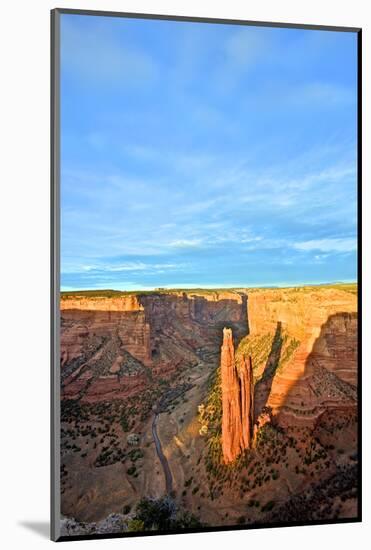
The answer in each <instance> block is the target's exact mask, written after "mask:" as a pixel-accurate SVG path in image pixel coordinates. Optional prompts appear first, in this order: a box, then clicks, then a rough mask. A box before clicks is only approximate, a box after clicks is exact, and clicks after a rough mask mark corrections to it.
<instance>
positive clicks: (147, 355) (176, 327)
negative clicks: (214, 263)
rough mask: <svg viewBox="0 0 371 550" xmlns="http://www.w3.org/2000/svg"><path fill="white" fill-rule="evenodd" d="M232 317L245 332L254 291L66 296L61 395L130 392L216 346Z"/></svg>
mask: <svg viewBox="0 0 371 550" xmlns="http://www.w3.org/2000/svg"><path fill="white" fill-rule="evenodd" d="M225 323H229V324H230V326H233V329H234V331H235V333H236V334H240V335H242V334H246V327H247V298H246V296H245V295H243V294H242V293H237V292H232V291H222V292H219V291H218V292H217V291H208V292H202V291H200V292H193V291H192V292H191V291H190V292H181V291H169V292H168V293H164V292H158V293H157V292H154V293H148V294H140V293H138V294H132V295H130V294H128V295H122V296H118V297H104V296H102V297H100V296H96V297H90V296H84V295H81V296H77V295H71V296H68V295H67V296H65V297H64V298H63V299H62V300H61V378H62V392H61V393H62V398H67V399H81V400H82V401H83V402H90V403H93V402H98V401H104V400H107V399H115V398H116V399H123V398H126V397H128V396H131V395H134V394H136V393H141V392H143V391H144V390H145V389H146V388H148V387H151V384H152V382H151V380H153V377H160V378H165V379H166V378H167V379H169V378H171V377H172V376H174V375H175V374H176V373H177V372H179V371H182V370H183V369H184V368H185V367H188V366H192V365H196V364H197V363H198V362H199V354H200V353H201V354H202V353H207V352H208V351H212V352H214V353H216V352H217V349H218V346H219V339H220V331H221V328H222V327H223V326H224V324H225Z"/></svg>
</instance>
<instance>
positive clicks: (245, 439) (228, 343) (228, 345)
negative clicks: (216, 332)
mask: <svg viewBox="0 0 371 550" xmlns="http://www.w3.org/2000/svg"><path fill="white" fill-rule="evenodd" d="M221 384H222V407H223V416H222V450H223V459H224V462H225V463H230V462H233V461H234V460H235V458H237V456H238V455H239V454H240V453H241V451H243V450H244V449H247V448H249V447H250V445H251V440H252V433H253V391H254V383H253V373H252V365H251V358H250V357H243V358H242V360H241V361H240V362H239V365H238V366H237V365H236V359H235V354H234V344H233V335H232V330H231V329H229V328H224V329H223V345H222V349H221Z"/></svg>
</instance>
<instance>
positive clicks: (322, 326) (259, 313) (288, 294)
mask: <svg viewBox="0 0 371 550" xmlns="http://www.w3.org/2000/svg"><path fill="white" fill-rule="evenodd" d="M356 312H357V296H356V294H354V293H351V292H347V291H343V290H338V289H336V288H326V287H321V288H318V289H317V288H316V287H312V288H298V289H267V290H264V291H252V292H249V324H250V334H251V336H252V337H254V336H255V335H260V336H261V335H264V334H267V333H269V334H273V333H275V338H274V342H275V344H274V345H272V351H271V355H270V359H271V360H272V361H270V360H268V361H267V364H266V365H263V367H262V369H263V371H262V370H260V371H259V372H256V373H254V374H255V376H256V377H258V378H260V380H259V382H258V384H257V385H256V391H255V399H256V412H257V414H259V411H261V410H262V409H263V407H264V406H269V407H271V408H272V410H273V412H274V413H275V414H276V415H277V418H278V419H279V422H280V423H281V424H282V425H289V424H290V423H291V424H292V423H293V422H294V423H301V424H303V425H314V424H315V422H316V420H317V419H318V418H319V416H320V415H321V414H322V412H323V410H324V408H326V407H331V406H336V405H338V404H339V402H342V403H344V404H348V405H352V406H355V401H354V400H353V397H352V398H350V399H349V398H348V397H347V396H349V395H354V393H355V389H356V385H357V313H356ZM285 335H289V336H290V338H295V340H296V342H297V344H298V346H297V348H296V349H295V351H294V353H293V354H292V356H291V358H290V360H289V361H287V363H286V364H285V365H284V368H278V367H279V361H280V354H281V355H282V353H283V352H282V349H281V348H282V341H283V338H284V337H285ZM277 353H278V357H274V355H275V354H277ZM272 364H273V365H274V367H273V369H272ZM330 378H331V381H330ZM330 387H333V388H335V389H333V390H331V391H332V392H335V393H336V396H335V395H334V397H333V398H331V395H330V394H331V391H330V389H329V388H330ZM345 387H347V391H345V390H344V388H345ZM325 388H326V389H325ZM336 388H337V390H336ZM340 388H342V389H343V390H344V391H340ZM326 392H327V393H326Z"/></svg>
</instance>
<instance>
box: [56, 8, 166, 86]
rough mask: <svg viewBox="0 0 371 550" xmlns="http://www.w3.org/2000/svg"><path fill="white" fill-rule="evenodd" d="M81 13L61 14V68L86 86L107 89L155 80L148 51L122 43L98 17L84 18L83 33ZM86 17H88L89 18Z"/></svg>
mask: <svg viewBox="0 0 371 550" xmlns="http://www.w3.org/2000/svg"><path fill="white" fill-rule="evenodd" d="M76 17H77V19H80V18H79V17H78V16H70V17H66V16H62V32H61V37H62V38H61V56H62V67H63V69H64V70H67V71H69V72H71V73H73V75H74V77H75V78H76V79H77V80H78V81H79V82H83V83H84V85H91V84H94V85H98V86H99V87H103V88H107V87H110V86H112V85H115V86H119V87H120V88H122V87H124V88H125V87H129V88H130V87H133V86H134V87H135V86H137V85H139V84H140V85H142V84H143V83H146V82H147V83H148V82H151V81H153V80H154V79H155V78H156V77H157V74H158V71H157V67H156V64H155V62H154V60H153V58H152V57H151V56H150V55H149V54H148V52H144V51H141V50H140V49H139V48H138V47H133V45H132V44H131V43H130V42H127V43H125V44H123V42H122V41H119V40H118V39H117V37H116V36H115V34H114V33H112V32H108V31H107V29H106V28H105V27H104V26H103V25H101V24H100V23H99V20H97V18H90V19H89V20H88V21H86V20H85V22H84V23H85V28H84V32H81V27H80V26H79V25H80V23H81V19H80V21H77V19H76ZM86 19H87V18H86Z"/></svg>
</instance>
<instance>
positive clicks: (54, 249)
mask: <svg viewBox="0 0 371 550" xmlns="http://www.w3.org/2000/svg"><path fill="white" fill-rule="evenodd" d="M63 14H74V15H84V16H87V17H88V16H100V17H117V18H127V19H151V20H166V21H183V22H198V23H213V24H216V25H217V24H228V25H238V26H254V27H258V26H260V27H279V28H293V29H306V30H324V31H332V32H350V33H355V34H356V35H357V224H358V234H357V245H358V248H357V254H358V255H357V268H358V269H357V271H358V273H357V284H358V294H357V300H358V373H357V376H358V457H359V466H358V511H357V517H355V518H350V519H348V518H345V519H344V518H340V519H330V520H316V521H310V522H309V521H302V522H301V521H300V522H298V521H296V522H291V521H290V522H279V523H269V524H262V523H261V524H258V525H235V526H222V527H202V528H192V529H182V530H180V531H173V530H172V531H161V532H155V531H152V532H151V531H146V532H135V533H130V532H126V533H120V534H116V533H112V534H95V535H76V536H68V537H67V536H61V535H60V530H59V522H60V435H59V432H60V348H59V345H60V342H59V337H60V307H59V301H60V164H61V161H60V17H61V15H63ZM50 58H51V109H50V113H51V116H50V125H51V126H50V127H51V149H50V157H51V209H50V212H51V221H50V224H51V239H50V242H51V248H50V254H51V272H50V278H51V300H50V303H51V310H50V317H51V335H50V342H51V409H50V415H51V433H50V440H51V499H50V504H51V516H50V522H51V539H52V540H53V541H58V542H60V541H74V540H89V539H106V538H128V537H139V536H157V535H164V534H172V535H174V534H185V533H198V532H201V533H203V532H218V531H235V530H250V529H262V528H263V529H264V528H274V527H294V526H305V525H324V524H341V523H354V522H361V521H362V29H361V28H358V27H339V26H328V25H317V24H293V23H276V22H267V21H265V22H262V21H250V20H240V19H218V18H212V17H193V16H174V15H163V14H148V13H125V12H114V11H99V10H80V9H67V8H56V9H53V10H51V56H50Z"/></svg>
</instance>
